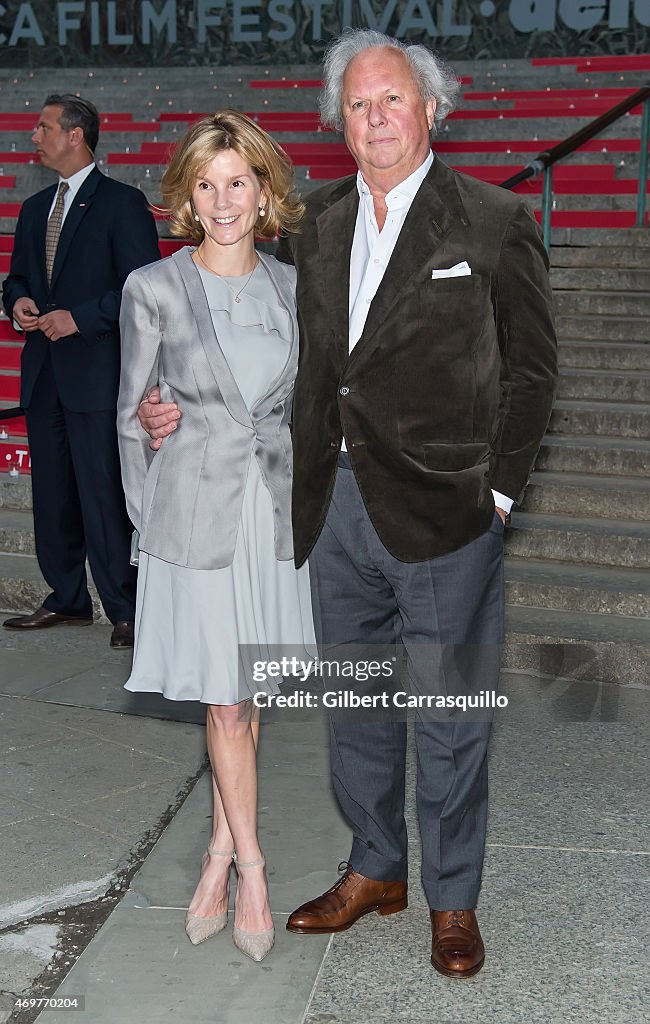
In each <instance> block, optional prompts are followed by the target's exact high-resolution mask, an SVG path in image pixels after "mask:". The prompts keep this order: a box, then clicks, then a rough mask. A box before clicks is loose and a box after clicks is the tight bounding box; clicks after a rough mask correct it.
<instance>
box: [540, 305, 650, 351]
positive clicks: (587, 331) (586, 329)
mask: <svg viewBox="0 0 650 1024" xmlns="http://www.w3.org/2000/svg"><path fill="white" fill-rule="evenodd" d="M565 295H570V293H569V292H565ZM565 301H568V300H565ZM555 325H556V327H557V331H558V334H559V336H560V337H561V338H575V339H576V340H578V341H611V342H614V341H624V342H630V341H639V342H645V343H646V344H647V343H648V341H649V340H650V339H649V333H650V332H649V328H648V318H647V316H636V315H634V316H632V315H631V314H629V313H623V314H621V315H614V313H613V312H610V311H609V310H607V309H605V310H603V311H602V312H600V313H598V314H596V313H585V314H584V315H582V314H581V315H578V311H577V309H575V308H572V309H571V310H569V311H567V312H561V311H559V312H557V315H556V317H555Z"/></svg>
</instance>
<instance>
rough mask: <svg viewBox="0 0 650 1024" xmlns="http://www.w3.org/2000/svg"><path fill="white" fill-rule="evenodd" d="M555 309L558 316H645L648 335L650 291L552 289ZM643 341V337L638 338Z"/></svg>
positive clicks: (646, 334)
mask: <svg viewBox="0 0 650 1024" xmlns="http://www.w3.org/2000/svg"><path fill="white" fill-rule="evenodd" d="M553 295H554V301H555V310H556V312H557V314H558V316H578V315H582V314H585V315H587V316H596V315H599V316H600V315H602V314H604V315H605V316H610V317H614V316H621V317H645V318H646V333H645V337H646V338H647V336H648V320H649V319H650V292H627V293H625V292H616V291H606V290H605V289H602V290H600V291H587V290H583V291H557V290H556V291H554V293H553ZM638 340H640V341H643V340H644V338H640V339H638Z"/></svg>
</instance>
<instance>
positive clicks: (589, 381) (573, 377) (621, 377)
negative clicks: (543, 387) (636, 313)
mask: <svg viewBox="0 0 650 1024" xmlns="http://www.w3.org/2000/svg"><path fill="white" fill-rule="evenodd" d="M649 347H650V346H649ZM557 396H558V398H560V399H562V398H564V399H579V400H581V401H582V400H585V399H589V398H594V399H596V400H597V401H599V400H600V401H602V400H603V399H604V400H606V401H608V402H619V403H620V402H635V403H646V404H647V403H648V402H650V371H647V370H632V369H626V370H600V369H598V370H596V369H593V370H592V369H587V368H586V367H571V368H563V369H562V372H561V374H560V379H559V381H558V389H557Z"/></svg>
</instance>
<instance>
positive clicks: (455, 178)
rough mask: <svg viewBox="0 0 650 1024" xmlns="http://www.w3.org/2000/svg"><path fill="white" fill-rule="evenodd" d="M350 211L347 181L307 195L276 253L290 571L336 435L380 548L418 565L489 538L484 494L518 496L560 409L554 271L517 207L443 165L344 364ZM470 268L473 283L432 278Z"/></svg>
mask: <svg viewBox="0 0 650 1024" xmlns="http://www.w3.org/2000/svg"><path fill="white" fill-rule="evenodd" d="M358 202H359V199H358V192H357V188H356V179H355V177H354V176H353V177H348V178H343V179H341V180H339V181H336V182H333V183H331V184H328V185H326V186H325V187H324V188H321V189H318V190H317V191H315V192H312V193H311V194H310V195H309V196H308V197H307V213H306V215H305V218H304V220H303V224H302V231H301V233H300V234H296V235H291V236H290V237H289V238H288V239H284V240H283V241H282V243H281V245H280V249H279V251H278V257H279V258H280V259H284V260H287V261H288V262H293V263H295V266H296V268H297V271H298V281H297V298H298V320H299V324H300V340H301V351H300V362H299V368H298V376H297V380H296V388H295V397H294V412H293V445H294V484H293V517H294V540H295V555H296V562H297V564H298V565H300V564H301V563H302V562H303V561H304V560H305V558H306V557H307V555H308V554H309V552H310V550H311V548H312V547H313V545H314V543H315V541H316V539H317V537H318V535H319V533H320V531H321V528H322V526H323V523H324V520H325V516H326V514H327V508H328V505H329V501H330V497H331V493H332V488H333V484H334V476H335V473H336V462H337V455H338V450H339V446H340V442H341V435H342V433H345V438H346V443H347V447H348V451H349V454H350V459H351V461H352V465H353V468H354V472H355V475H356V478H357V481H358V484H359V488H360V490H361V493H362V495H363V499H364V502H365V505H366V508H367V510H368V513H369V515H370V518H371V520H372V522H373V525H374V527H375V529H376V531H377V533H378V535H379V537H380V538H381V540H382V542H383V543H384V545H385V546H386V547H387V548H388V550H389V551H390V552H391V553H392V554H393V555H395V556H396V557H397V558H399V559H400V560H401V561H404V562H415V561H421V560H425V559H429V558H433V557H436V556H438V555H444V554H446V553H448V552H450V551H454V550H456V549H457V548H459V547H462V546H463V545H464V544H467V543H468V542H469V541H471V540H473V539H475V538H476V537H478V536H480V534H482V533H484V532H485V531H486V530H487V529H488V528H489V526H490V523H491V520H492V517H493V514H494V501H493V498H492V494H491V488H494V489H495V490H497V491H500V492H501V493H503V494H506V495H508V496H510V497H512V498H515V499H517V498H519V497H520V495H521V494H522V491H523V489H524V487H525V485H526V483H527V481H528V476H529V473H530V471H531V469H532V466H533V463H534V460H535V456H536V455H537V451H538V449H539V445H540V443H541V440H542V437H543V435H544V431H545V429H546V426H547V423H548V419H549V415H550V412H551V406H552V401H553V392H554V382H555V377H556V372H557V369H556V338H555V332H554V327H553V318H552V310H551V291H550V286H549V280H548V260H547V257H546V252H545V250H544V246H543V244H542V241H541V237H540V233H539V230H538V228H537V225H536V223H535V221H534V218H533V217H532V215H531V213H530V212H529V210H528V208H527V206H526V205H525V204H524V202H523V201H522V199H521V198H520V197H518V196H515V195H513V194H512V193H510V192H507V191H505V190H503V189H500V188H497V187H494V186H491V185H486V184H484V183H483V182H480V181H478V180H476V179H475V178H471V177H467V176H466V175H462V174H458V173H456V172H455V171H452V170H451V169H450V168H448V167H447V166H446V165H445V164H444V163H443V162H442V161H441V160H440V159H439V158H436V159H435V160H434V163H433V166H432V168H431V170H430V171H429V173H428V175H427V177H426V178H425V180H424V182H423V183H422V185H421V187H420V189H419V190H418V193H417V195H416V197H415V199H414V201H413V204H412V206H411V208H410V210H409V213H408V215H407V218H406V221H405V223H404V226H403V228H402V231H401V233H400V236H399V238H398V241H397V244H396V246H395V249H394V251H393V255H392V257H391V260H390V263H389V265H388V267H387V268H386V273H385V275H384V278H383V281H382V283H381V285H380V287H379V289H378V291H377V294H376V295H375V298H374V300H373V302H372V304H371V306H370V310H369V313H368V319H367V321H366V325H365V329H364V331H363V334H362V336H361V338H360V340H359V342H358V344H357V345H356V347H355V348H354V350H353V351H352V353H351V355H348V292H349V277H350V274H349V269H350V250H351V247H352V239H353V235H354V228H355V222H356V215H357V209H358ZM463 260H466V261H467V262H468V263H469V265H470V267H471V270H472V274H471V276H468V277H456V278H448V279H442V280H432V279H431V271H432V270H433V269H435V268H449V267H452V266H454V265H455V264H457V263H460V262H462V261H463Z"/></svg>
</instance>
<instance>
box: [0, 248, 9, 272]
mask: <svg viewBox="0 0 650 1024" xmlns="http://www.w3.org/2000/svg"><path fill="white" fill-rule="evenodd" d="M10 264H11V253H10V252H0V274H8V273H9V266H10Z"/></svg>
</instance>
